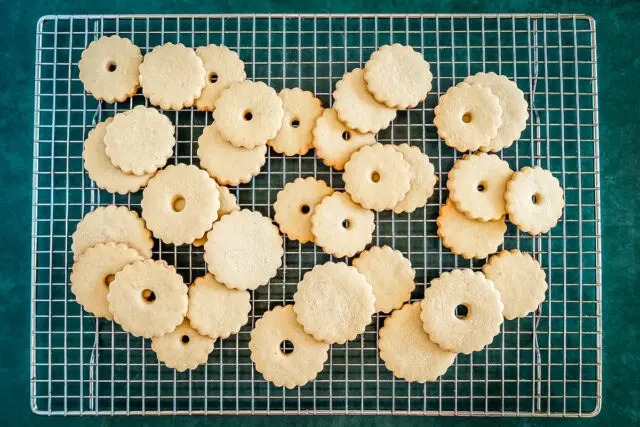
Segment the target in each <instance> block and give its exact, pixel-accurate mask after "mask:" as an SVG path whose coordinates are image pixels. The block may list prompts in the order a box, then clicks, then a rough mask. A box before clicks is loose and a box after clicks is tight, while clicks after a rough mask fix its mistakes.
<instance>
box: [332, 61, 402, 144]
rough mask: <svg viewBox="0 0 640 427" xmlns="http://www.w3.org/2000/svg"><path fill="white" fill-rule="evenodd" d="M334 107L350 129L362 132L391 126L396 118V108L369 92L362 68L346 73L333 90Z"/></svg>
mask: <svg viewBox="0 0 640 427" xmlns="http://www.w3.org/2000/svg"><path fill="white" fill-rule="evenodd" d="M333 99H334V103H333V108H334V109H335V110H336V112H337V113H338V118H339V119H340V121H341V122H342V123H344V124H345V125H347V127H348V128H350V129H355V130H357V131H358V132H362V133H367V132H369V133H376V132H378V131H380V130H382V129H386V128H387V127H389V124H390V123H391V121H392V120H393V119H395V118H396V110H395V109H394V108H389V107H387V106H386V105H384V104H380V103H379V102H378V101H376V99H375V98H374V97H373V95H371V93H369V90H368V89H367V83H366V82H365V81H364V71H363V70H362V69H360V68H356V69H354V70H351V71H349V72H348V73H345V74H344V76H342V80H340V81H339V82H338V83H336V90H335V91H333Z"/></svg>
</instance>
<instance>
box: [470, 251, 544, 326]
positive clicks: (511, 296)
mask: <svg viewBox="0 0 640 427" xmlns="http://www.w3.org/2000/svg"><path fill="white" fill-rule="evenodd" d="M482 272H483V273H484V275H485V276H486V277H487V279H489V280H491V281H493V284H494V285H495V287H496V289H497V290H498V292H500V298H501V300H502V304H504V311H503V314H504V318H505V319H508V320H512V319H515V318H516V317H526V316H527V314H529V313H532V312H534V311H536V309H537V308H538V306H539V305H540V304H541V303H542V302H543V301H544V298H545V292H546V291H547V288H548V287H549V285H547V282H546V280H545V278H546V275H545V274H544V271H543V270H542V268H540V264H538V261H536V260H535V259H533V258H532V257H531V255H529V254H526V253H522V252H520V251H519V250H517V249H512V250H510V251H501V252H500V253H497V254H495V255H493V256H492V257H491V258H490V259H489V262H488V263H486V264H485V265H484V266H483V267H482Z"/></svg>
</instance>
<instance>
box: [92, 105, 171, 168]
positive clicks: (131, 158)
mask: <svg viewBox="0 0 640 427" xmlns="http://www.w3.org/2000/svg"><path fill="white" fill-rule="evenodd" d="M174 132H175V128H174V126H173V125H172V124H171V121H170V120H169V118H167V116H165V115H163V114H160V112H158V110H156V109H155V108H147V107H144V106H142V105H138V106H137V107H135V108H134V109H133V110H129V111H125V112H124V113H118V114H116V115H115V117H114V118H113V121H112V122H111V124H110V125H109V126H107V132H106V133H105V135H104V145H105V153H107V156H108V157H109V159H110V160H111V163H113V165H114V166H117V167H118V168H120V169H121V170H122V171H123V172H125V173H131V174H134V175H145V174H149V173H154V172H155V171H156V170H158V169H159V168H161V167H162V166H164V165H165V163H167V159H169V157H171V155H172V154H173V146H174V145H175V144H176V140H175V138H174Z"/></svg>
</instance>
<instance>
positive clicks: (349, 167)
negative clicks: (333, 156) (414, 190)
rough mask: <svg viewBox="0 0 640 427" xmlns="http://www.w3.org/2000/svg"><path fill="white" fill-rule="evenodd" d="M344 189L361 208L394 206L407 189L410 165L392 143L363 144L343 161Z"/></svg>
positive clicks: (402, 197) (388, 207) (379, 208)
mask: <svg viewBox="0 0 640 427" xmlns="http://www.w3.org/2000/svg"><path fill="white" fill-rule="evenodd" d="M342 179H343V180H344V189H345V191H346V192H347V193H349V195H350V196H351V199H352V200H353V201H354V202H356V203H358V204H360V205H361V206H362V207H363V208H366V209H373V210H375V211H383V210H385V209H391V208H393V207H394V206H395V205H396V204H397V203H398V202H399V201H400V200H402V199H404V196H405V194H407V192H408V191H409V188H410V181H411V169H410V167H409V163H407V162H406V161H405V160H404V157H403V156H402V153H400V152H398V151H396V150H395V149H394V148H393V145H382V144H375V145H369V146H366V147H362V148H361V149H359V150H358V151H356V152H355V153H353V154H352V155H351V158H350V159H349V161H348V162H347V163H346V164H345V165H344V174H343V175H342Z"/></svg>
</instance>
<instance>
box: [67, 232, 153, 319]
mask: <svg viewBox="0 0 640 427" xmlns="http://www.w3.org/2000/svg"><path fill="white" fill-rule="evenodd" d="M141 259H143V257H142V255H140V253H139V252H138V251H137V250H135V249H133V248H130V247H129V246H127V245H125V244H124V243H113V242H109V243H98V244H96V245H95V246H92V247H90V248H89V249H87V250H86V251H84V253H83V254H82V255H80V256H79V257H78V259H77V261H76V262H74V263H73V268H72V270H71V275H70V276H69V281H70V282H71V292H73V294H74V295H75V296H76V301H77V302H78V304H80V305H82V308H84V310H85V311H87V312H89V313H93V314H94V315H95V316H96V317H104V318H106V319H109V320H111V319H113V316H112V314H111V312H110V311H109V302H108V301H107V294H108V293H109V284H110V283H111V281H113V279H114V277H115V273H117V272H118V271H120V270H122V268H123V267H124V266H125V265H127V264H130V263H132V262H134V261H138V260H141Z"/></svg>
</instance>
